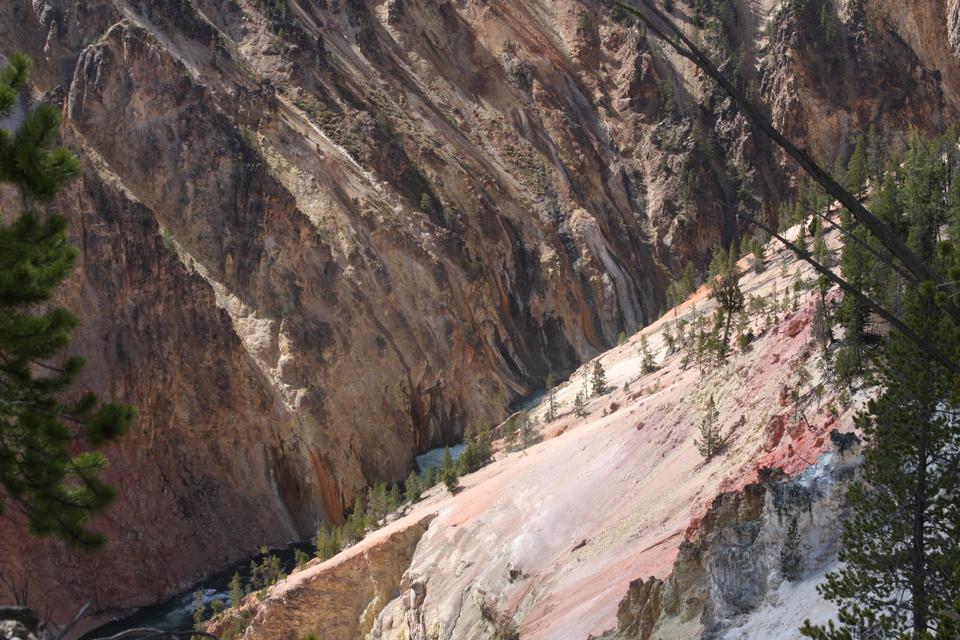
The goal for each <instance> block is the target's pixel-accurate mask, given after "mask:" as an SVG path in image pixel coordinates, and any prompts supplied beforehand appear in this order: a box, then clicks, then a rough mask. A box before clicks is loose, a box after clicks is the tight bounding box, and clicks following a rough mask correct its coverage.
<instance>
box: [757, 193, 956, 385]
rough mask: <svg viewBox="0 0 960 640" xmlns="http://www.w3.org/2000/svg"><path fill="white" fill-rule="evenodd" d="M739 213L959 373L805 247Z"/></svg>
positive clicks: (941, 356) (908, 328)
mask: <svg viewBox="0 0 960 640" xmlns="http://www.w3.org/2000/svg"><path fill="white" fill-rule="evenodd" d="M739 215H740V216H741V217H742V218H743V219H745V220H746V221H747V222H750V223H751V224H754V225H756V226H758V227H759V228H761V229H763V230H764V231H766V232H767V233H769V234H770V235H771V236H773V237H774V238H776V239H777V240H779V241H780V243H781V244H783V245H784V246H786V247H787V248H788V249H790V250H791V251H793V252H794V253H795V254H797V256H799V257H800V258H801V259H802V260H804V261H805V262H807V263H809V264H810V265H811V266H812V267H813V268H814V269H816V270H817V271H818V272H819V273H820V274H821V275H823V276H824V277H825V278H827V280H830V282H833V283H834V284H836V285H838V286H839V287H840V288H841V289H843V290H844V291H846V292H847V293H849V294H850V295H852V296H853V297H855V298H856V299H857V300H859V301H860V302H862V303H863V304H865V305H866V306H868V307H869V308H871V309H873V311H874V312H876V314H877V315H878V316H880V317H881V318H883V319H884V320H886V321H887V322H889V323H890V324H891V325H892V326H894V327H896V328H897V329H899V330H900V331H902V332H903V334H904V335H905V336H907V337H908V338H909V339H910V340H912V341H913V342H914V343H916V344H917V346H919V347H920V348H921V349H923V350H924V351H926V352H927V354H928V355H929V356H930V357H931V358H933V359H934V360H936V361H937V362H939V363H940V364H942V365H943V366H944V367H946V369H947V370H948V371H950V372H951V373H954V374H958V373H960V367H958V366H957V364H956V363H955V362H954V361H953V360H951V359H950V358H948V357H947V356H946V355H944V354H943V353H942V352H941V351H940V350H939V349H937V348H936V347H935V346H933V345H932V344H930V343H929V342H928V341H927V340H925V339H924V338H922V337H921V336H919V335H917V333H916V332H914V331H913V330H912V329H911V328H910V327H908V326H907V325H906V324H904V323H903V321H901V320H900V319H899V318H898V317H896V316H895V315H893V314H892V313H890V312H889V311H887V310H886V309H885V308H883V307H882V306H880V304H878V303H877V302H874V301H873V300H871V299H870V298H869V297H867V295H866V294H864V293H863V291H861V290H860V289H858V288H857V287H855V286H853V285H852V284H850V283H849V282H847V281H846V280H844V279H843V278H841V277H840V276H838V275H837V274H835V273H834V272H833V271H832V270H831V269H828V268H827V267H825V266H823V265H822V264H820V263H819V262H817V261H816V260H815V259H814V258H813V256H812V255H811V254H810V252H808V251H807V250H806V249H801V248H800V247H798V246H797V245H795V244H794V243H792V242H790V241H789V240H787V239H786V238H785V237H784V236H782V235H781V234H779V233H778V232H777V231H776V230H775V229H772V228H770V226H768V225H766V224H764V223H762V222H760V221H759V220H757V219H756V218H754V217H753V216H751V215H749V214H747V213H744V212H742V211H741V212H740V213H739Z"/></svg>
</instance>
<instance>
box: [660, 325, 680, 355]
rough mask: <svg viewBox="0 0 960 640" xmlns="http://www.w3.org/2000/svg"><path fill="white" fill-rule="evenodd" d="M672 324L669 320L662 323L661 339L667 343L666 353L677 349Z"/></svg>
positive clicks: (668, 353)
mask: <svg viewBox="0 0 960 640" xmlns="http://www.w3.org/2000/svg"><path fill="white" fill-rule="evenodd" d="M673 330H674V328H673V325H672V324H670V323H669V322H666V323H664V325H663V340H664V341H665V342H666V343H667V355H670V354H671V353H673V352H675V351H676V350H677V336H676V335H675V334H674V333H673Z"/></svg>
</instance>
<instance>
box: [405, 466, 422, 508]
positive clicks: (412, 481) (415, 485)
mask: <svg viewBox="0 0 960 640" xmlns="http://www.w3.org/2000/svg"><path fill="white" fill-rule="evenodd" d="M422 492H423V486H422V485H421V480H420V476H418V475H417V472H416V471H410V474H409V475H408V476H407V479H406V480H405V481H404V483H403V497H404V499H405V500H406V501H407V502H409V503H410V504H413V503H415V502H418V501H419V500H420V494H421V493H422Z"/></svg>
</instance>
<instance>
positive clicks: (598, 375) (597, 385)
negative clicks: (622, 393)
mask: <svg viewBox="0 0 960 640" xmlns="http://www.w3.org/2000/svg"><path fill="white" fill-rule="evenodd" d="M590 385H591V387H592V388H593V395H595V396H601V395H603V394H605V393H606V392H607V372H606V371H605V370H604V368H603V364H602V363H601V362H600V361H599V360H597V361H596V362H595V363H594V364H593V374H592V375H591V376H590Z"/></svg>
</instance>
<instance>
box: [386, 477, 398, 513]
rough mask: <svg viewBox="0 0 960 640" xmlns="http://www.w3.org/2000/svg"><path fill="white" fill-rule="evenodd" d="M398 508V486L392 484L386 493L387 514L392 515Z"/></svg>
mask: <svg viewBox="0 0 960 640" xmlns="http://www.w3.org/2000/svg"><path fill="white" fill-rule="evenodd" d="M399 508H400V485H398V484H396V483H394V484H392V485H390V491H389V492H388V493H387V513H393V512H394V511H396V510H397V509H399Z"/></svg>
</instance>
